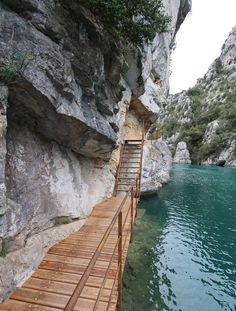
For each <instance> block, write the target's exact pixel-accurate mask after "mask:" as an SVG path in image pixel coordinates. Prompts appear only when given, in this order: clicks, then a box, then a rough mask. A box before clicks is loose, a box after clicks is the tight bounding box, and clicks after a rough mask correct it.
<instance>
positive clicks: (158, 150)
mask: <svg viewBox="0 0 236 311" xmlns="http://www.w3.org/2000/svg"><path fill="white" fill-rule="evenodd" d="M171 165H172V156H171V152H170V150H169V148H168V146H167V144H166V143H165V142H164V141H163V140H162V139H158V140H155V141H146V143H145V146H144V163H143V175H142V186H141V193H142V195H147V194H152V193H155V192H156V191H157V190H158V189H159V188H160V187H162V184H164V183H166V182H167V181H168V180H169V178H170V174H169V172H170V168H171Z"/></svg>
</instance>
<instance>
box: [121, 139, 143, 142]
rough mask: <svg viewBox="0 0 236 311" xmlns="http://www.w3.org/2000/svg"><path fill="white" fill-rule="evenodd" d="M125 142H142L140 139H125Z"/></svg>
mask: <svg viewBox="0 0 236 311" xmlns="http://www.w3.org/2000/svg"><path fill="white" fill-rule="evenodd" d="M126 141H142V139H126V140H125V142H126Z"/></svg>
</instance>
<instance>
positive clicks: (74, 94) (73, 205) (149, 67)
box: [0, 0, 189, 300]
mask: <svg viewBox="0 0 236 311" xmlns="http://www.w3.org/2000/svg"><path fill="white" fill-rule="evenodd" d="M165 5H166V9H167V12H168V13H169V14H170V15H171V16H172V17H173V18H172V25H171V32H170V33H165V34H157V36H156V38H155V39H154V41H153V42H152V43H150V44H149V45H147V46H145V47H144V48H143V49H138V48H133V47H130V48H125V47H124V46H122V44H121V43H119V42H115V41H114V39H113V38H112V37H111V36H110V35H108V33H107V32H106V30H105V29H104V28H103V27H102V26H101V25H100V24H99V23H98V22H97V19H95V17H94V16H93V15H92V14H91V12H90V11H88V10H86V9H84V8H83V7H82V6H81V5H80V4H79V3H78V2H77V1H70V0H67V1H64V2H63V3H62V2H60V1H57V0H52V1H37V0H24V1H20V0H14V1H11V0H4V1H1V2H0V27H1V32H0V68H1V86H0V102H1V106H0V108H1V115H0V139H1V149H0V155H1V156H0V159H1V162H0V163H1V165H0V176H1V180H0V194H1V200H0V204H1V205H0V211H1V212H0V225H1V227H0V241H1V244H2V249H3V250H4V252H3V251H2V252H1V254H2V255H6V253H8V255H7V257H6V258H5V259H3V258H0V271H1V278H0V298H1V300H2V299H4V298H5V297H6V296H7V295H8V294H9V293H10V292H11V291H12V290H13V289H14V288H15V287H16V286H17V285H19V284H20V283H21V282H22V281H23V280H24V279H25V278H26V277H28V276H29V275H30V273H32V270H33V269H34V267H35V266H36V265H37V264H38V263H39V262H40V260H41V259H42V257H43V255H44V253H45V252H46V250H47V249H48V247H49V246H50V245H52V243H55V242H56V241H57V240H60V239H61V238H63V237H65V236H66V235H67V234H69V233H71V232H73V230H74V231H75V230H78V228H79V227H80V226H81V225H82V224H83V219H85V218H86V217H87V216H88V215H89V214H90V212H91V210H92V208H93V206H94V205H95V204H96V203H98V202H100V201H102V200H104V199H105V198H107V197H109V196H111V194H112V191H113V187H114V181H115V173H116V167H117V164H118V161H119V158H118V154H119V143H120V142H121V141H122V140H123V139H124V138H130V136H131V137H132V138H140V136H141V130H142V120H143V119H144V120H145V124H146V127H148V126H149V125H150V124H151V123H152V122H153V121H154V120H155V119H156V118H157V112H158V111H159V106H160V105H159V103H161V102H162V101H163V100H164V98H165V96H166V94H167V92H168V77H169V68H168V66H169V61H170V50H171V46H172V43H173V40H174V36H175V33H176V31H177V28H178V27H179V25H180V23H181V22H182V21H183V18H184V16H185V15H186V14H187V12H188V9H189V1H184V0H171V1H165ZM6 64H8V65H9V66H7V67H6V66H5V65H6ZM12 64H16V65H17V68H18V69H19V71H20V73H21V74H20V75H19V76H16V77H14V79H12V80H11V81H9V80H8V78H9V74H10V76H11V74H12ZM147 157H148V155H147ZM61 221H62V222H69V221H73V223H72V224H70V225H67V226H69V227H66V226H62V227H58V228H59V229H60V228H61V229H60V230H59V231H60V234H57V235H58V236H57V238H55V237H53V236H52V235H51V234H50V232H51V231H50V230H54V229H51V228H52V227H54V226H55V225H57V224H58V223H61ZM74 221H75V222H74ZM66 228H69V229H66ZM34 237H35V238H34ZM42 241H43V242H42ZM36 249H37V258H36V257H35V256H32V254H34V253H35V250H36ZM31 258H36V259H35V262H33V261H34V260H32V259H31ZM6 269H7V273H6ZM4 274H5V275H4ZM3 275H4V277H3Z"/></svg>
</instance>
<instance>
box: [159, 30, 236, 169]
mask: <svg viewBox="0 0 236 311" xmlns="http://www.w3.org/2000/svg"><path fill="white" fill-rule="evenodd" d="M235 94H236V27H234V28H233V29H232V31H231V32H230V34H229V36H228V38H227V39H226V41H225V43H224V44H223V46H222V51H221V55H220V56H219V57H218V58H217V59H216V60H215V61H214V62H213V63H212V65H211V66H210V68H209V70H208V71H207V73H206V74H205V75H204V77H203V78H201V79H199V80H198V82H197V84H196V85H195V86H194V87H193V88H190V89H189V90H187V91H183V92H181V93H179V94H175V95H171V96H170V97H169V99H168V102H167V105H165V106H163V107H162V109H161V111H160V114H159V120H158V126H159V128H158V129H157V131H158V132H159V135H161V136H163V137H165V141H166V142H167V144H168V145H169V147H170V148H171V149H172V151H173V154H174V153H175V150H176V147H177V145H178V143H180V142H181V141H182V142H184V143H186V144H187V148H188V150H189V152H190V157H191V160H192V162H193V163H197V164H208V165H219V166H224V165H226V166H231V167H235V166H236V130H235V129H236V96H235ZM177 151H178V150H177ZM177 162H178V161H177ZM185 163H189V159H188V157H187V159H186V161H185Z"/></svg>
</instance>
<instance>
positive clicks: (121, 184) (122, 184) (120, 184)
mask: <svg viewBox="0 0 236 311" xmlns="http://www.w3.org/2000/svg"><path fill="white" fill-rule="evenodd" d="M118 186H134V184H132V183H130V184H124V183H120V182H118Z"/></svg>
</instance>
